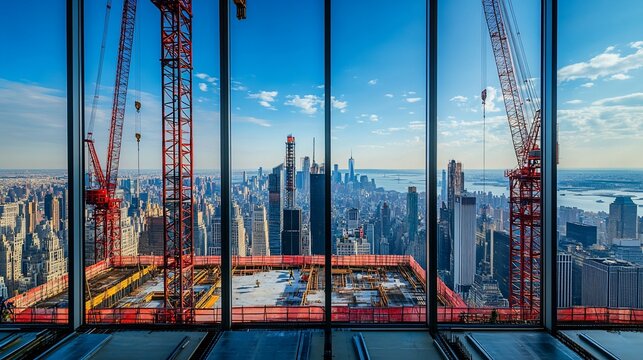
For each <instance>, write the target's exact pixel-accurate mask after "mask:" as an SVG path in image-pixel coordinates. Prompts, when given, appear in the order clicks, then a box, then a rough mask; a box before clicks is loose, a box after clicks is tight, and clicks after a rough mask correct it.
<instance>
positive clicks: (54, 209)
mask: <svg viewBox="0 0 643 360" xmlns="http://www.w3.org/2000/svg"><path fill="white" fill-rule="evenodd" d="M45 217H46V218H47V220H49V221H51V228H52V230H53V231H54V232H56V231H58V230H59V229H60V205H59V204H58V198H57V197H55V196H53V194H47V195H45Z"/></svg>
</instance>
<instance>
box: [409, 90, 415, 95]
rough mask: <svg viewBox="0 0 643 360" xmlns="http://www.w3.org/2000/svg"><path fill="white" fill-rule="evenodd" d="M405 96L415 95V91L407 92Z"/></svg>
mask: <svg viewBox="0 0 643 360" xmlns="http://www.w3.org/2000/svg"><path fill="white" fill-rule="evenodd" d="M407 94H409V95H415V91H409V92H408V93H407Z"/></svg>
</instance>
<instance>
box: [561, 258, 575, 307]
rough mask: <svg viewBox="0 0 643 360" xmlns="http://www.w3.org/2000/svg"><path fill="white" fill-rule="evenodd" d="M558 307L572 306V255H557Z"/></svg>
mask: <svg viewBox="0 0 643 360" xmlns="http://www.w3.org/2000/svg"><path fill="white" fill-rule="evenodd" d="M557 260H558V261H557V266H558V307H560V308H567V307H571V306H572V289H573V287H572V255H571V254H567V253H564V252H559V253H558V259H557Z"/></svg>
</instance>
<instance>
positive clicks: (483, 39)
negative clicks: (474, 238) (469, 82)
mask: <svg viewBox="0 0 643 360" xmlns="http://www.w3.org/2000/svg"><path fill="white" fill-rule="evenodd" d="M481 10H482V16H481V22H480V27H481V31H480V34H481V36H480V58H481V61H480V64H481V68H480V81H481V84H480V85H481V86H480V87H481V88H482V93H481V94H480V98H481V100H482V192H483V193H484V195H485V196H486V194H487V115H486V110H487V21H486V19H485V14H484V8H481Z"/></svg>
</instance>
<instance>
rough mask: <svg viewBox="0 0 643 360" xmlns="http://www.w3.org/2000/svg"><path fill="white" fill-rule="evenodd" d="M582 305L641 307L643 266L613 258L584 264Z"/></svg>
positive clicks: (642, 298) (587, 261)
mask: <svg viewBox="0 0 643 360" xmlns="http://www.w3.org/2000/svg"><path fill="white" fill-rule="evenodd" d="M582 293H583V295H582V305H583V306H598V307H611V308H643V268H641V267H640V266H637V265H633V264H631V263H629V262H627V261H622V260H616V259H586V260H585V262H584V263H583V286H582Z"/></svg>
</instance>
